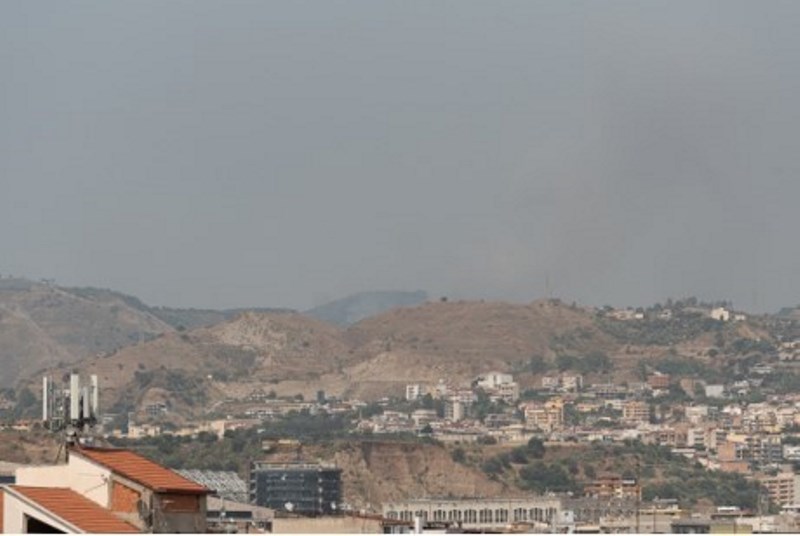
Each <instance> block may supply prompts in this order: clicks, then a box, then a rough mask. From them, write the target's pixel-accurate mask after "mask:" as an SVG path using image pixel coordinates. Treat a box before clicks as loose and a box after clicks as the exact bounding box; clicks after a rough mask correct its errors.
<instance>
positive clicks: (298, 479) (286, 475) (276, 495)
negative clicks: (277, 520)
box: [250, 462, 342, 515]
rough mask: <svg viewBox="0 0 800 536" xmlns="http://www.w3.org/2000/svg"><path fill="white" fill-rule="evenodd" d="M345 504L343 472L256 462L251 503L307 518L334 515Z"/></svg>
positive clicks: (334, 469) (251, 472) (251, 475)
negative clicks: (341, 504) (343, 502)
mask: <svg viewBox="0 0 800 536" xmlns="http://www.w3.org/2000/svg"><path fill="white" fill-rule="evenodd" d="M341 501H342V470H341V469H338V468H336V467H334V466H330V465H321V464H312V463H267V462H254V463H253V464H252V466H251V468H250V502H251V503H253V504H257V505H258V506H266V507H268V508H272V509H275V510H282V511H288V512H295V513H298V514H306V515H325V514H332V513H334V512H336V511H337V510H338V509H339V508H340V503H341Z"/></svg>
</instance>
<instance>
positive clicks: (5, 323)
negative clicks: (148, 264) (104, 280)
mask: <svg viewBox="0 0 800 536" xmlns="http://www.w3.org/2000/svg"><path fill="white" fill-rule="evenodd" d="M137 302H138V300H136V299H135V298H132V297H129V296H124V295H119V294H114V293H111V292H107V293H98V294H96V295H90V294H89V293H80V292H74V291H71V290H70V289H64V288H60V287H57V286H55V285H52V284H50V283H47V282H34V281H29V280H27V279H19V278H15V279H8V278H6V279H0V370H2V373H0V387H10V386H12V385H14V383H15V382H16V381H17V380H18V379H19V378H20V377H23V376H27V375H30V374H32V373H35V372H36V371H37V370H40V369H42V368H44V367H52V366H54V365H58V364H62V365H68V364H71V363H74V362H75V361H78V360H80V359H82V358H85V357H89V356H94V355H98V354H107V353H109V352H112V351H114V350H116V349H118V348H122V347H124V346H128V345H131V344H136V343H139V342H145V341H148V340H151V339H154V338H155V337H157V336H158V335H161V334H163V333H168V332H171V331H173V329H172V327H171V326H169V325H168V324H166V323H165V322H163V321H162V320H160V319H159V318H157V317H156V316H154V315H152V314H150V313H148V312H147V311H146V310H145V309H143V308H142V307H140V305H139V303H140V302H139V303H137Z"/></svg>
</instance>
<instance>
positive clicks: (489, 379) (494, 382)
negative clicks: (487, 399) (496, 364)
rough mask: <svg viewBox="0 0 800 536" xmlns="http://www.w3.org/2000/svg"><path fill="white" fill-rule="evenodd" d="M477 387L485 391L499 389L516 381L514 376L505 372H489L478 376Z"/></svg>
mask: <svg viewBox="0 0 800 536" xmlns="http://www.w3.org/2000/svg"><path fill="white" fill-rule="evenodd" d="M475 381H476V385H477V386H478V387H481V388H483V389H487V390H492V389H497V388H498V387H499V386H501V385H504V384H506V383H511V382H513V381H514V376H512V375H511V374H507V373H505V372H489V373H487V374H483V375H481V376H478V378H477V379H476V380H475Z"/></svg>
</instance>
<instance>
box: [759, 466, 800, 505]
mask: <svg viewBox="0 0 800 536" xmlns="http://www.w3.org/2000/svg"><path fill="white" fill-rule="evenodd" d="M757 479H758V482H759V484H761V485H762V486H764V488H766V490H767V493H769V498H770V499H772V501H773V502H774V503H775V504H778V505H780V506H791V505H794V504H797V502H798V499H800V475H796V474H794V473H778V474H777V475H774V476H771V475H760V476H758V477H757Z"/></svg>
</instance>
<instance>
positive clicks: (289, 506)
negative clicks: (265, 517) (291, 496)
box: [283, 502, 294, 512]
mask: <svg viewBox="0 0 800 536" xmlns="http://www.w3.org/2000/svg"><path fill="white" fill-rule="evenodd" d="M283 507H284V508H286V511H287V512H291V511H292V510H294V504H293V503H291V502H287V503H286V504H284V505H283Z"/></svg>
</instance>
